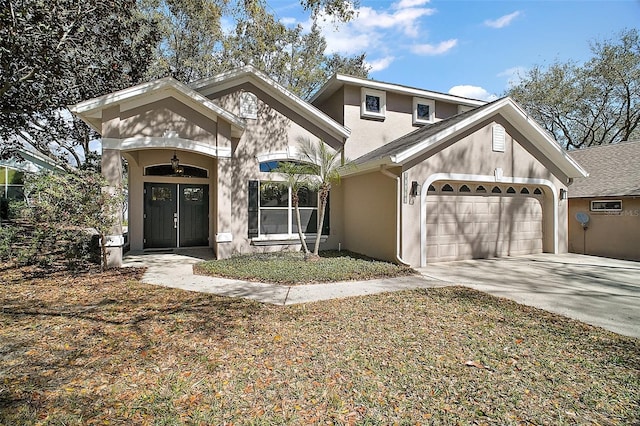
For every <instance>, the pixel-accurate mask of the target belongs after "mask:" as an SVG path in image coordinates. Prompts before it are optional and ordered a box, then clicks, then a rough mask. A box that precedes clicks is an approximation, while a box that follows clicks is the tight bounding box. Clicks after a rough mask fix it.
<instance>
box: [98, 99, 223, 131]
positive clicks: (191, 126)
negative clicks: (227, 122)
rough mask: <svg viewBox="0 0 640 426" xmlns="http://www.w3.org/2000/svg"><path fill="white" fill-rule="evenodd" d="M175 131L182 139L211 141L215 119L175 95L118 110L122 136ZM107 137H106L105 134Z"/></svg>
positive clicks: (214, 129)
mask: <svg viewBox="0 0 640 426" xmlns="http://www.w3.org/2000/svg"><path fill="white" fill-rule="evenodd" d="M167 130H170V131H174V132H177V133H178V136H179V137H180V138H183V139H191V140H195V141H210V142H211V141H214V140H215V134H216V132H217V128H216V122H215V121H213V120H211V119H209V118H207V117H205V116H203V115H202V114H200V113H198V112H196V111H194V110H193V109H191V108H189V107H188V106H186V105H185V104H183V103H182V102H180V101H177V100H176V99H174V98H165V99H162V100H159V101H156V102H152V103H149V104H146V105H143V106H139V107H137V108H133V109H130V110H127V111H123V112H121V113H120V124H119V133H120V137H121V138H141V137H161V136H163V134H164V133H165V132H166V131H167ZM107 137H108V136H107Z"/></svg>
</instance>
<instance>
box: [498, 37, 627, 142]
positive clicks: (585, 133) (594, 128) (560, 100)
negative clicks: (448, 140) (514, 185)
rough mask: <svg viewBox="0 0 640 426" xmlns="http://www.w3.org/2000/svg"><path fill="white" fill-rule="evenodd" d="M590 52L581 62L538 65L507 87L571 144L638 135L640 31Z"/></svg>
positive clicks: (594, 46)
mask: <svg viewBox="0 0 640 426" xmlns="http://www.w3.org/2000/svg"><path fill="white" fill-rule="evenodd" d="M591 51H592V53H593V57H592V58H591V59H590V60H589V61H587V62H586V63H584V64H582V65H579V64H576V63H574V62H567V63H560V62H558V63H555V64H552V65H551V66H549V67H548V68H543V67H541V66H535V67H533V68H532V69H531V70H529V71H528V72H527V73H526V75H524V76H523V78H522V80H521V81H520V83H518V84H517V85H515V86H514V87H512V88H511V89H510V90H509V91H508V92H507V95H509V96H511V97H513V98H514V99H515V100H516V101H518V102H519V103H520V104H521V105H522V106H523V107H524V108H525V110H526V111H527V112H528V113H529V114H531V115H532V116H533V118H534V119H536V120H537V121H538V122H540V123H541V124H542V125H543V126H544V128H545V129H546V130H548V131H549V132H551V133H552V134H553V136H554V137H555V138H556V140H558V141H559V142H560V143H562V144H563V145H564V146H565V148H567V149H570V148H584V147H589V146H593V145H603V144H611V143H617V142H621V141H626V140H630V139H633V138H637V137H640V130H639V128H638V124H639V123H640V33H639V32H638V30H637V29H630V30H623V31H622V32H621V33H620V34H619V39H618V40H606V41H596V42H594V43H592V44H591Z"/></svg>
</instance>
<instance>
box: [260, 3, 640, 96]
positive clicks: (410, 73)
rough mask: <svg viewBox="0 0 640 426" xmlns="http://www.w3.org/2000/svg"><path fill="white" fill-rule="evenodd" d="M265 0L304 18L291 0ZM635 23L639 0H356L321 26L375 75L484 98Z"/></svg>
mask: <svg viewBox="0 0 640 426" xmlns="http://www.w3.org/2000/svg"><path fill="white" fill-rule="evenodd" d="M267 4H268V5H269V7H270V10H271V12H272V13H274V14H275V15H276V16H277V17H278V18H279V19H280V20H281V21H282V22H284V23H286V24H287V25H295V24H298V23H299V24H302V25H303V26H305V27H307V28H308V27H309V26H310V21H309V17H308V14H305V13H304V11H303V10H302V8H301V7H300V3H299V2H298V1H297V0H267ZM639 26H640V0H613V1H595V0H591V1H586V0H585V1H575V0H574V1H552V0H545V1H541V0H539V1H514V0H511V1H509V0H503V1H483V0H476V1H469V0H430V1H429V0H397V1H383V0H361V1H360V4H359V6H358V9H357V10H356V16H355V18H354V19H353V20H352V21H350V22H349V23H346V24H342V23H336V22H332V21H331V20H326V21H324V22H323V24H322V29H323V33H324V35H325V38H326V39H327V42H328V47H327V49H328V51H329V52H338V53H341V54H349V55H351V54H357V53H361V52H366V53H367V60H368V62H369V64H370V65H371V66H372V67H373V68H372V71H371V72H370V77H371V78H373V79H375V80H381V81H385V82H389V83H397V84H403V85H408V86H412V87H419V88H423V89H428V90H434V91H438V92H444V93H453V94H457V95H461V96H468V97H473V98H479V99H485V100H491V99H495V97H497V96H500V95H502V94H503V93H504V91H505V90H506V89H507V88H508V85H509V82H510V81H513V79H514V78H517V75H518V73H519V72H520V73H522V71H524V70H526V69H528V68H530V67H531V66H533V65H536V64H538V65H548V64H551V63H553V62H555V61H561V62H565V61H570V60H573V61H577V62H582V61H585V60H586V59H588V58H589V57H590V56H591V52H590V50H589V42H590V41H592V40H596V39H598V40H602V39H612V38H615V37H616V35H617V33H619V31H620V30H622V29H624V28H634V27H639Z"/></svg>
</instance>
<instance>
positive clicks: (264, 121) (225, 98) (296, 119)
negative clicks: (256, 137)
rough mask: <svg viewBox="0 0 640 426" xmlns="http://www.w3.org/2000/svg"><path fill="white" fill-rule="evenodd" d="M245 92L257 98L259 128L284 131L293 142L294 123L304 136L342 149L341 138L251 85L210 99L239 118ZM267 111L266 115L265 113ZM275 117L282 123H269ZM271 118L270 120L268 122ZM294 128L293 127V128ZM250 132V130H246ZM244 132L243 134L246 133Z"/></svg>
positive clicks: (294, 136)
mask: <svg viewBox="0 0 640 426" xmlns="http://www.w3.org/2000/svg"><path fill="white" fill-rule="evenodd" d="M241 91H247V92H250V93H253V94H254V95H256V96H257V97H258V104H259V110H260V111H261V114H262V118H261V117H258V120H257V121H254V123H255V122H257V123H259V124H260V125H261V126H265V127H266V130H267V131H268V132H271V133H273V132H274V131H280V132H282V131H284V132H285V133H287V134H288V136H289V138H290V139H292V140H295V138H296V137H297V136H298V135H297V134H295V133H292V131H293V127H290V126H291V125H292V124H294V123H296V125H298V126H300V127H301V128H304V129H305V132H304V136H308V137H311V138H312V139H322V140H323V141H325V142H326V143H327V144H329V145H331V146H332V147H334V148H336V149H340V148H342V145H343V143H344V141H343V140H342V138H337V137H335V136H333V135H331V134H329V133H327V132H326V131H325V130H323V129H322V128H321V127H320V126H318V125H317V124H316V123H312V122H311V121H309V120H306V119H305V118H303V117H302V116H301V115H300V114H298V113H297V112H296V111H295V110H294V109H293V108H291V107H290V106H289V105H285V104H283V103H281V102H279V101H278V100H277V99H275V98H273V97H272V96H269V94H267V93H265V92H264V91H262V90H260V89H258V88H256V87H255V86H253V85H252V84H249V83H247V84H245V85H240V86H238V87H235V88H234V90H233V91H231V92H229V93H226V92H225V93H216V94H215V97H214V95H212V96H210V98H211V99H212V100H213V101H214V102H215V103H216V104H218V105H220V106H221V107H222V108H224V109H225V110H227V111H230V112H232V113H233V114H236V115H238V116H240V92H241ZM267 110H268V111H269V112H268V113H267V114H266V115H265V114H264V112H265V111H267ZM275 117H280V118H282V119H283V120H284V122H283V121H281V120H280V121H271V120H273V119H274V118H275ZM269 118H271V120H269ZM251 121H252V120H251V119H247V123H248V124H249V125H250V122H251ZM294 127H295V126H294ZM247 130H248V131H250V130H251V129H249V128H248V129H247ZM254 130H255V128H254ZM248 131H246V132H245V133H248Z"/></svg>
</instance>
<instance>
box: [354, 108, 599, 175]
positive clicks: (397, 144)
mask: <svg viewBox="0 0 640 426" xmlns="http://www.w3.org/2000/svg"><path fill="white" fill-rule="evenodd" d="M498 114H499V115H501V116H503V117H504V118H505V119H507V120H508V121H509V122H510V123H511V124H512V125H513V126H514V127H516V128H517V129H518V130H519V131H520V133H522V135H523V136H524V137H525V138H527V140H529V141H530V142H531V143H533V145H534V146H535V147H536V148H538V149H539V150H540V152H542V154H543V155H545V156H546V157H547V158H549V159H550V160H551V161H552V162H553V163H554V164H556V166H557V167H558V168H559V169H560V170H561V171H562V172H563V173H565V174H566V175H567V176H568V177H574V178H575V177H584V176H586V175H587V172H586V171H585V170H584V169H583V168H582V167H580V165H579V164H578V163H577V162H576V161H575V160H573V159H572V158H571V157H569V155H568V154H567V152H566V151H565V150H564V149H562V148H561V147H560V145H558V144H557V143H556V141H555V140H554V139H553V138H552V137H551V136H550V135H549V134H548V133H547V132H546V131H545V130H544V129H543V128H542V127H540V125H539V124H537V123H536V122H535V121H534V120H532V119H531V118H529V116H527V114H526V113H525V112H524V111H523V110H522V109H521V108H520V107H519V106H518V104H516V103H515V101H513V100H512V99H511V98H509V97H506V98H502V99H498V100H496V101H494V102H491V103H489V104H486V105H484V106H482V107H479V108H476V109H473V110H470V111H466V112H464V113H462V114H458V115H455V116H453V117H450V118H448V119H446V120H442V121H439V122H437V123H435V124H432V125H429V126H425V127H422V128H420V129H418V130H415V131H413V132H411V133H409V134H407V135H405V136H402V137H400V138H398V139H396V140H394V141H392V142H389V143H388V144H386V145H383V146H381V147H380V148H378V149H375V150H373V151H371V152H369V153H367V154H365V155H363V156H361V157H359V158H357V159H356V160H355V161H354V164H355V166H356V167H354V168H352V169H350V170H349V171H346V173H345V174H354V173H360V172H362V171H363V170H369V169H374V168H378V167H380V166H382V165H385V166H400V165H403V164H406V163H408V162H410V161H411V160H413V159H415V158H417V157H419V156H421V155H422V154H423V153H425V152H426V151H427V150H431V149H434V148H437V147H439V146H441V145H443V144H444V143H445V142H447V141H449V140H451V139H452V138H453V137H455V136H457V135H460V134H461V133H463V132H465V131H466V130H468V129H469V128H471V127H473V126H474V125H476V124H478V123H480V122H482V121H483V120H486V119H488V118H490V117H493V116H495V115H498Z"/></svg>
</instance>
